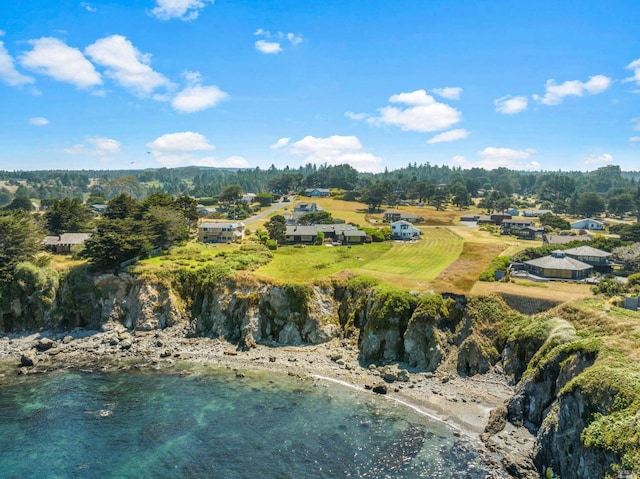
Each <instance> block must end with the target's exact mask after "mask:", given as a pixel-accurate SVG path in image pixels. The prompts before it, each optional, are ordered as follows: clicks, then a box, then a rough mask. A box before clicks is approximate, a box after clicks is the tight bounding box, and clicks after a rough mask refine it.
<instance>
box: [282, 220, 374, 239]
mask: <svg viewBox="0 0 640 479" xmlns="http://www.w3.org/2000/svg"><path fill="white" fill-rule="evenodd" d="M320 232H321V233H322V234H323V236H324V239H325V241H331V242H333V243H341V244H359V243H365V242H366V241H367V234H366V233H365V232H364V231H362V230H359V229H358V228H357V227H355V226H353V225H348V224H331V225H308V226H306V225H305V226H300V225H288V226H287V230H286V233H285V238H286V242H287V243H290V244H313V243H314V242H315V241H316V238H317V237H318V233H320Z"/></svg>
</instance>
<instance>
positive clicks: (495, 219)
mask: <svg viewBox="0 0 640 479" xmlns="http://www.w3.org/2000/svg"><path fill="white" fill-rule="evenodd" d="M510 219H511V215H505V214H499V213H494V214H492V215H489V216H480V217H479V218H478V220H477V221H478V224H479V225H482V224H491V225H498V226H499V225H501V224H502V222H503V221H504V220H510Z"/></svg>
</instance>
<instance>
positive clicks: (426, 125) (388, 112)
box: [347, 90, 462, 132]
mask: <svg viewBox="0 0 640 479" xmlns="http://www.w3.org/2000/svg"><path fill="white" fill-rule="evenodd" d="M389 102H390V103H401V104H404V105H406V106H405V107H397V106H385V107H382V108H379V109H378V112H379V115H378V116H365V117H366V119H367V122H369V123H370V124H372V125H376V126H383V125H393V126H397V127H400V129H402V130H405V131H421V132H433V131H440V130H446V129H448V128H451V126H453V125H455V124H456V123H458V122H460V121H461V120H462V115H461V114H460V112H459V111H458V110H456V109H455V108H453V107H451V106H449V105H447V104H445V103H441V102H438V101H436V100H435V99H434V98H433V97H432V96H431V95H428V94H427V92H426V91H425V90H416V91H412V92H407V93H398V94H396V95H392V96H391V97H390V98H389ZM360 115H361V114H354V113H348V114H347V116H350V117H351V118H355V117H359V116H360ZM363 118H364V117H363Z"/></svg>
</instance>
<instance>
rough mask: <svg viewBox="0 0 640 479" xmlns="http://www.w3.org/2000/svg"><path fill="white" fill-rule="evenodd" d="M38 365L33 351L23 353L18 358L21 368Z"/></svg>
mask: <svg viewBox="0 0 640 479" xmlns="http://www.w3.org/2000/svg"><path fill="white" fill-rule="evenodd" d="M37 363H38V355H37V354H36V352H35V351H33V350H31V351H25V352H24V353H22V355H21V356H20V364H21V365H22V366H35V365H36V364H37Z"/></svg>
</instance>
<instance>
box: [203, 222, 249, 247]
mask: <svg viewBox="0 0 640 479" xmlns="http://www.w3.org/2000/svg"><path fill="white" fill-rule="evenodd" d="M243 238H244V223H216V222H212V221H208V222H204V223H200V226H198V240H199V241H201V242H203V243H239V242H240V241H242V239H243Z"/></svg>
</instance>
